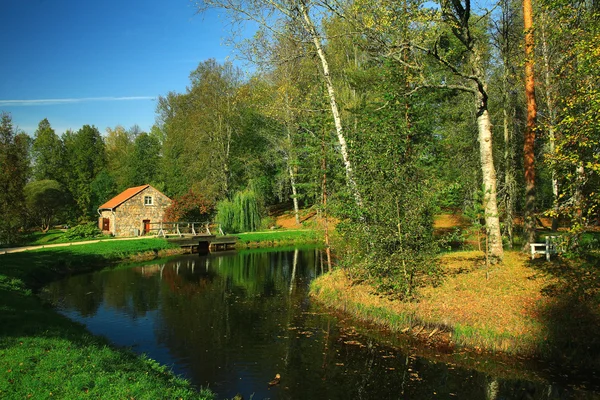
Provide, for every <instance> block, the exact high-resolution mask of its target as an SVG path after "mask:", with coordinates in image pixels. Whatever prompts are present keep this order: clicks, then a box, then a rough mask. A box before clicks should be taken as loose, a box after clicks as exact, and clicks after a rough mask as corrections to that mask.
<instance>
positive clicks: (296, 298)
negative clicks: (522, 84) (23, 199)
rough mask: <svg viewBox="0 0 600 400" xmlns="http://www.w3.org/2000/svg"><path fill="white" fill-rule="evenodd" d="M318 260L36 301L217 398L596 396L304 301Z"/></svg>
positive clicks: (240, 267) (144, 270) (238, 266)
mask: <svg viewBox="0 0 600 400" xmlns="http://www.w3.org/2000/svg"><path fill="white" fill-rule="evenodd" d="M321 253H322V252H321V250H319V249H315V248H305V249H291V250H276V251H273V250H255V251H247V252H239V253H236V252H231V253H216V254H209V255H205V256H199V255H197V254H190V255H185V256H180V257H176V258H171V259H168V260H162V261H161V260H158V261H153V262H151V263H147V264H144V265H138V266H130V267H127V266H120V267H117V268H112V269H110V268H109V269H105V270H103V271H99V272H95V273H90V274H85V275H77V276H73V277H69V278H67V279H64V280H62V281H58V282H55V283H53V284H52V285H50V286H48V287H47V288H46V289H45V290H44V296H45V297H46V298H47V299H48V300H49V301H51V302H52V303H53V304H54V305H55V307H56V308H57V309H58V310H59V311H60V312H61V313H63V314H64V315H67V316H68V317H69V318H71V319H73V320H75V321H79V322H81V323H83V324H85V325H86V327H87V328H88V329H89V330H90V331H91V332H92V333H94V334H97V335H103V336H105V337H107V338H108V339H109V340H110V341H111V342H112V343H115V344H116V345H119V346H126V347H129V348H131V349H132V350H133V351H135V352H137V353H145V354H147V355H148V356H149V357H150V358H153V359H155V360H157V361H159V362H160V363H162V364H165V365H168V366H170V367H171V368H172V370H173V371H174V372H175V373H176V374H179V375H182V376H184V377H185V378H187V379H189V380H190V381H191V382H193V383H194V384H195V385H197V386H203V387H209V388H210V389H212V390H213V391H214V392H216V393H217V394H218V397H219V398H221V399H223V398H232V397H233V396H235V395H236V394H237V393H239V394H241V395H242V396H243V398H244V399H250V398H252V399H254V400H260V399H267V398H269V399H485V400H502V399H600V395H599V394H598V393H597V392H590V391H584V390H580V389H575V388H573V387H571V386H565V385H560V384H556V383H551V382H549V381H547V380H545V379H543V378H540V374H537V373H536V371H535V370H534V369H532V368H533V367H532V366H531V365H527V364H525V363H521V364H518V363H514V365H507V363H506V361H494V360H489V359H484V358H473V356H470V355H450V356H449V355H442V354H436V353H435V352H434V351H433V350H431V349H428V350H427V349H426V350H422V349H419V348H418V346H415V345H414V343H413V344H410V343H408V342H402V341H399V340H398V339H397V335H386V334H383V333H381V332H377V331H376V330H369V329H368V328H366V327H359V326H356V325H353V323H352V322H348V321H347V320H345V319H344V318H342V317H340V316H336V315H334V314H332V313H329V312H327V310H324V309H322V308H320V307H319V306H318V305H317V304H315V303H314V302H313V301H311V300H310V298H309V297H308V288H309V284H310V281H311V280H312V279H314V278H315V277H316V276H318V275H319V274H321V273H322V272H323V269H324V268H323V263H322V254H321ZM457 360H462V361H461V362H458V361H457ZM509 364H512V363H509ZM461 365H462V366H461ZM465 365H468V366H467V367H465ZM276 374H280V376H281V378H280V380H279V382H278V383H277V384H275V385H272V386H269V383H271V381H272V380H273V379H274V377H275V375H276Z"/></svg>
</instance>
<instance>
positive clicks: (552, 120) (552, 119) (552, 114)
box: [541, 14, 559, 231]
mask: <svg viewBox="0 0 600 400" xmlns="http://www.w3.org/2000/svg"><path fill="white" fill-rule="evenodd" d="M543 15H544V14H542V24H541V33H542V58H543V60H544V83H545V85H546V108H547V113H548V122H547V125H548V141H549V144H550V154H554V151H555V142H556V137H555V136H556V135H555V130H556V108H555V106H554V98H553V97H552V96H553V94H552V86H551V85H552V81H551V74H550V50H549V49H548V40H547V38H546V25H545V22H546V21H545V18H543ZM551 173H552V195H553V212H552V230H553V231H556V230H557V229H558V214H559V211H558V178H557V176H556V169H555V168H552V171H551Z"/></svg>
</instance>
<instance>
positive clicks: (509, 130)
mask: <svg viewBox="0 0 600 400" xmlns="http://www.w3.org/2000/svg"><path fill="white" fill-rule="evenodd" d="M509 19H510V4H509V0H504V1H502V28H501V34H502V47H501V53H502V116H503V121H502V126H503V131H504V207H505V221H504V226H505V227H506V235H507V237H508V246H509V248H511V249H512V247H513V243H514V239H513V232H514V218H515V197H516V195H515V192H516V190H515V166H514V143H513V138H514V134H513V127H514V125H513V123H512V121H511V114H512V118H513V119H514V118H515V115H514V113H515V111H514V110H515V107H514V103H512V102H511V96H510V95H509V87H510V82H509V79H510V72H509V65H510V43H511V40H510V35H509V31H510V21H509ZM511 111H512V112H511Z"/></svg>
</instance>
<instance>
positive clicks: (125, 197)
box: [98, 185, 171, 236]
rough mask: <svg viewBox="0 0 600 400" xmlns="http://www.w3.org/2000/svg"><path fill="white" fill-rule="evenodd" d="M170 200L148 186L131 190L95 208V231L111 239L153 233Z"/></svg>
mask: <svg viewBox="0 0 600 400" xmlns="http://www.w3.org/2000/svg"><path fill="white" fill-rule="evenodd" d="M169 205H171V199H170V198H168V197H167V196H165V195H164V194H162V193H161V192H159V191H158V190H157V189H155V188H153V187H152V186H150V185H143V186H137V187H132V188H129V189H127V190H125V191H124V192H123V193H121V194H119V195H117V196H115V197H113V198H112V199H110V200H109V201H107V202H106V203H104V204H102V205H101V206H100V207H98V214H99V215H100V218H99V219H98V227H99V228H100V229H101V230H102V232H103V233H105V234H112V235H113V236H137V235H145V234H148V233H154V234H156V232H152V231H151V229H156V228H157V227H158V226H157V225H151V223H155V222H161V221H162V220H163V215H164V214H165V210H166V208H167V207H169Z"/></svg>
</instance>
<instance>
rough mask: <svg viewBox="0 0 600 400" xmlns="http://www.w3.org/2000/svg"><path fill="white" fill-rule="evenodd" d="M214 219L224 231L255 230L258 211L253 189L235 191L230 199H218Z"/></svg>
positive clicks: (258, 220)
mask: <svg viewBox="0 0 600 400" xmlns="http://www.w3.org/2000/svg"><path fill="white" fill-rule="evenodd" d="M216 220H217V222H218V223H219V224H221V227H222V229H223V230H224V231H226V232H232V233H236V232H254V231H256V230H257V229H258V227H259V226H260V211H259V207H258V199H257V196H256V194H255V193H254V191H252V190H244V191H243V192H237V193H236V195H235V197H234V198H233V200H232V201H230V200H223V201H220V202H219V204H217V217H216Z"/></svg>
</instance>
